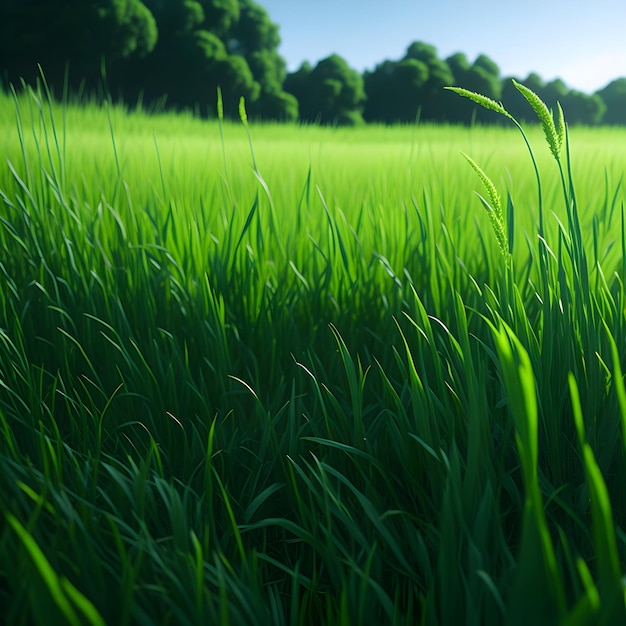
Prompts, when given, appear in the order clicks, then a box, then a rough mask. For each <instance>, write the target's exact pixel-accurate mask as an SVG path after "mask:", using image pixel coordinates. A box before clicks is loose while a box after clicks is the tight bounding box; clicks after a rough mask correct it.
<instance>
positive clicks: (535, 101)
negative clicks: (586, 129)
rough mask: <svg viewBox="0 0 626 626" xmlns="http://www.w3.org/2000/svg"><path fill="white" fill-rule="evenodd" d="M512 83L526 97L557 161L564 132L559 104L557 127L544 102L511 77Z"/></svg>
mask: <svg viewBox="0 0 626 626" xmlns="http://www.w3.org/2000/svg"><path fill="white" fill-rule="evenodd" d="M513 84H514V85H515V87H516V89H517V90H518V91H519V92H520V93H521V94H522V95H523V96H524V98H526V101H527V102H528V104H530V106H531V107H532V108H533V110H534V111H535V113H536V114H537V117H538V118H539V121H540V122H541V125H542V127H543V133H544V135H545V136H546V141H547V142H548V146H550V152H552V155H553V156H554V158H555V159H556V160H557V161H559V160H560V155H561V147H562V145H563V136H564V133H565V123H564V120H563V110H562V109H561V105H560V104H559V105H558V108H559V128H558V130H557V127H556V125H555V123H554V118H553V117H552V112H551V111H550V110H549V109H548V107H547V106H546V104H545V102H544V101H543V100H542V99H541V98H540V97H539V96H538V95H537V94H536V93H535V92H534V91H532V90H531V89H529V88H528V87H526V86H525V85H522V84H520V83H518V82H517V81H516V80H515V79H513Z"/></svg>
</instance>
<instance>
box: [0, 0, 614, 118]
mask: <svg viewBox="0 0 626 626" xmlns="http://www.w3.org/2000/svg"><path fill="white" fill-rule="evenodd" d="M279 46H280V33H279V29H278V26H277V25H276V24H275V23H274V22H272V20H271V19H270V16H269V15H268V13H267V11H266V10H265V9H264V8H263V7H262V6H261V5H260V4H258V3H257V2H255V1H254V0H2V2H1V3H0V80H2V82H4V83H5V85H8V84H9V83H11V84H14V85H16V86H17V87H18V88H19V85H20V82H21V81H22V80H24V81H26V82H32V81H33V80H36V79H37V78H38V77H39V74H40V69H39V67H41V69H42V71H43V73H44V75H45V77H46V81H47V82H48V84H49V86H50V87H51V88H52V89H53V91H55V92H57V93H60V92H61V91H63V90H64V89H65V88H69V89H70V90H74V91H80V92H82V91H84V90H85V89H86V90H88V91H90V90H93V89H94V88H96V87H98V86H99V85H100V84H101V83H103V82H104V83H105V84H104V87H105V89H106V90H107V93H108V94H109V95H110V97H112V98H114V99H120V100H122V101H125V102H127V103H130V104H134V103H135V102H136V101H138V100H139V101H142V102H144V103H146V104H149V103H153V102H159V103H161V104H163V103H164V104H165V106H167V107H170V108H175V109H182V108H191V109H195V110H198V111H200V112H201V113H202V114H203V115H207V114H208V115H214V114H215V110H216V100H217V90H218V88H219V89H220V90H221V93H222V97H223V102H224V108H225V113H226V115H230V116H233V117H234V116H236V115H237V113H238V103H239V100H240V98H241V97H244V98H245V99H246V105H247V111H248V114H249V115H250V116H251V117H256V118H257V119H277V120H285V121H290V120H296V119H298V118H299V119H301V120H302V121H306V122H316V123H322V124H361V123H363V121H367V122H375V123H385V124H390V123H397V122H400V123H412V122H415V121H416V120H424V121H436V122H451V123H459V122H461V123H472V122H474V121H478V122H484V123H489V122H498V121H502V120H498V119H497V118H496V117H494V116H493V114H492V113H491V112H489V111H486V110H484V109H482V108H481V107H479V106H478V105H473V104H471V103H469V102H468V101H466V100H462V99H460V98H458V97H456V96H455V94H452V93H450V92H448V91H446V90H444V89H443V88H444V87H445V86H448V85H457V86H460V87H464V88H466V89H469V90H470V91H476V92H479V93H481V94H483V95H485V96H488V97H489V98H492V99H493V100H496V101H502V102H503V103H504V105H505V106H506V107H507V109H508V110H509V111H510V112H511V113H512V114H513V115H514V116H515V117H517V118H518V119H519V120H520V121H526V120H532V119H533V112H532V110H531V109H530V108H529V107H528V105H527V103H526V102H525V100H524V99H523V98H522V97H521V96H520V94H519V92H518V91H517V90H516V89H515V87H514V86H513V84H512V82H511V80H510V79H509V78H505V79H503V78H502V77H501V76H500V68H499V67H498V65H497V63H496V62H495V61H494V60H492V59H490V58H489V57H488V56H486V55H484V54H481V55H479V56H478V57H476V58H475V59H474V60H473V61H470V60H468V58H467V57H466V55H465V54H463V53H461V52H458V53H456V54H453V55H451V56H449V57H448V58H447V59H442V58H439V56H438V54H437V49H436V48H435V47H434V46H432V45H430V44H427V43H424V42H421V41H414V42H412V43H411V44H410V45H409V46H408V47H407V48H406V52H405V54H404V56H403V57H402V58H400V59H397V60H389V59H387V60H383V61H381V62H380V63H379V64H378V65H377V66H376V67H375V68H374V69H372V70H368V71H365V72H364V73H363V75H361V74H359V73H358V72H357V71H356V70H354V69H352V68H351V67H350V66H349V65H348V63H347V62H346V61H345V59H343V58H342V57H340V56H339V55H336V54H333V55H331V56H329V57H327V58H325V59H322V60H320V61H319V62H317V63H316V64H315V65H314V66H313V65H312V64H310V63H308V62H306V63H303V64H302V66H301V67H300V68H299V69H298V70H296V71H294V72H292V73H288V72H287V65H286V63H285V60H284V59H283V58H282V56H281V55H280V53H279ZM105 79H106V80H105ZM518 80H520V82H523V83H524V84H525V85H527V86H528V87H529V88H530V89H532V90H533V91H535V92H536V93H537V94H538V95H539V96H540V97H541V98H542V99H543V100H544V101H545V102H546V103H547V104H548V106H549V107H555V106H556V102H557V101H559V102H560V103H561V105H562V106H563V108H564V110H565V113H566V115H567V119H568V121H569V122H570V123H580V124H598V123H609V124H626V114H625V113H624V111H626V78H621V79H617V80H615V81H613V82H612V83H610V84H609V85H607V86H606V87H605V88H604V89H602V90H600V91H598V92H597V93H596V94H592V95H589V94H585V93H582V92H580V91H576V90H571V89H569V88H568V87H567V85H565V83H563V81H561V80H559V79H556V80H552V81H550V82H547V83H545V82H544V81H543V80H542V79H541V77H539V76H538V75H537V74H534V73H533V74H530V75H528V76H527V77H526V78H525V79H519V78H518Z"/></svg>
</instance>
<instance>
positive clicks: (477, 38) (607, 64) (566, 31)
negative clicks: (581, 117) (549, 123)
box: [257, 0, 626, 93]
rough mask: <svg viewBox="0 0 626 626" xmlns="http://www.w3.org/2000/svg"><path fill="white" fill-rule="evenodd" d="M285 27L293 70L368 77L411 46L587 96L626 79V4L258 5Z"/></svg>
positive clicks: (503, 0)
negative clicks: (322, 65) (335, 61)
mask: <svg viewBox="0 0 626 626" xmlns="http://www.w3.org/2000/svg"><path fill="white" fill-rule="evenodd" d="M257 1H258V2H259V4H261V5H262V6H263V7H265V9H266V10H267V11H268V13H269V15H270V18H271V19H272V21H273V22H275V23H276V24H278V25H279V26H280V33H281V40H282V44H281V47H280V53H281V54H282V56H283V57H284V58H285V59H286V61H287V64H288V66H289V70H290V71H292V70H295V69H297V68H298V67H299V66H300V64H301V63H302V61H305V60H307V61H310V62H311V63H312V64H315V63H316V62H317V61H319V60H320V59H323V58H324V57H326V56H328V55H329V54H332V53H333V52H336V53H337V54H339V55H341V56H342V57H344V58H345V59H346V60H347V61H348V63H349V64H350V65H351V67H353V68H355V69H357V70H359V71H363V70H364V69H373V67H374V66H375V65H376V64H377V63H379V62H381V61H383V60H385V59H399V58H401V57H402V56H403V55H404V52H405V50H406V48H407V47H408V45H409V44H410V43H411V42H413V41H423V42H426V43H430V44H432V45H434V46H435V47H436V48H437V51H438V54H439V56H440V57H441V58H445V57H447V56H450V55H451V54H453V53H455V52H464V53H465V54H466V55H467V57H468V59H469V60H470V61H472V60H474V58H475V57H476V56H477V55H479V54H481V53H484V54H486V55H488V56H489V57H491V58H492V59H493V60H494V61H495V62H496V63H497V64H498V65H499V66H500V69H501V74H502V75H503V76H511V75H513V76H517V77H518V78H524V77H525V76H527V75H528V73H529V72H531V71H535V72H537V73H538V74H540V75H541V76H542V78H544V79H545V80H551V79H553V78H556V77H559V78H562V79H563V80H564V81H565V83H566V84H567V85H568V86H569V87H572V88H575V89H580V90H582V91H585V92H588V93H591V92H593V91H595V90H597V89H600V88H602V87H603V86H605V85H606V84H607V83H608V82H610V81H611V80H612V79H613V78H617V77H619V76H626V1H625V0H591V1H580V0H569V1H566V0H526V1H525V2H510V1H507V0H499V1H495V0H431V1H424V0H257Z"/></svg>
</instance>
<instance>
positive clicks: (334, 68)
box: [285, 54, 365, 125]
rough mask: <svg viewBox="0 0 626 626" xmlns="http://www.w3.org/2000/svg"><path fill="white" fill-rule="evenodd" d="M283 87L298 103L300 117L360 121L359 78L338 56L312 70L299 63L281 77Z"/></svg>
mask: <svg viewBox="0 0 626 626" xmlns="http://www.w3.org/2000/svg"><path fill="white" fill-rule="evenodd" d="M285 90H286V91H288V92H290V93H292V94H293V95H294V96H295V97H296V98H297V99H298V102H299V103H300V117H301V119H303V120H305V121H308V122H318V123H320V124H340V125H342V124H343V125H355V124H361V123H363V117H362V110H363V104H364V102H365V91H364V88H363V78H362V77H361V75H360V74H359V73H358V72H357V71H355V70H353V69H351V68H350V67H349V66H348V64H347V63H346V61H345V60H344V59H342V58H341V57H340V56H338V55H336V54H333V55H331V56H329V57H328V58H326V59H323V60H321V61H320V62H319V63H318V64H317V65H316V66H315V67H314V68H313V69H311V67H310V66H309V65H307V64H304V65H302V67H300V69H299V70H298V71H297V72H295V73H294V74H290V75H289V76H288V77H287V79H286V80H285Z"/></svg>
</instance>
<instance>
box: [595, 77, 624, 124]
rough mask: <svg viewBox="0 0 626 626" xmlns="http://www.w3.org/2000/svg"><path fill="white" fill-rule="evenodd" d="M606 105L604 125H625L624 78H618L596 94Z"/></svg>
mask: <svg viewBox="0 0 626 626" xmlns="http://www.w3.org/2000/svg"><path fill="white" fill-rule="evenodd" d="M597 95H599V96H600V97H601V98H602V100H603V101H604V103H605V105H606V113H605V115H604V118H603V121H604V122H605V123H606V124H626V78H618V79H616V80H614V81H612V82H610V83H609V84H608V85H607V86H606V87H604V88H603V89H600V91H598V92H597Z"/></svg>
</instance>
